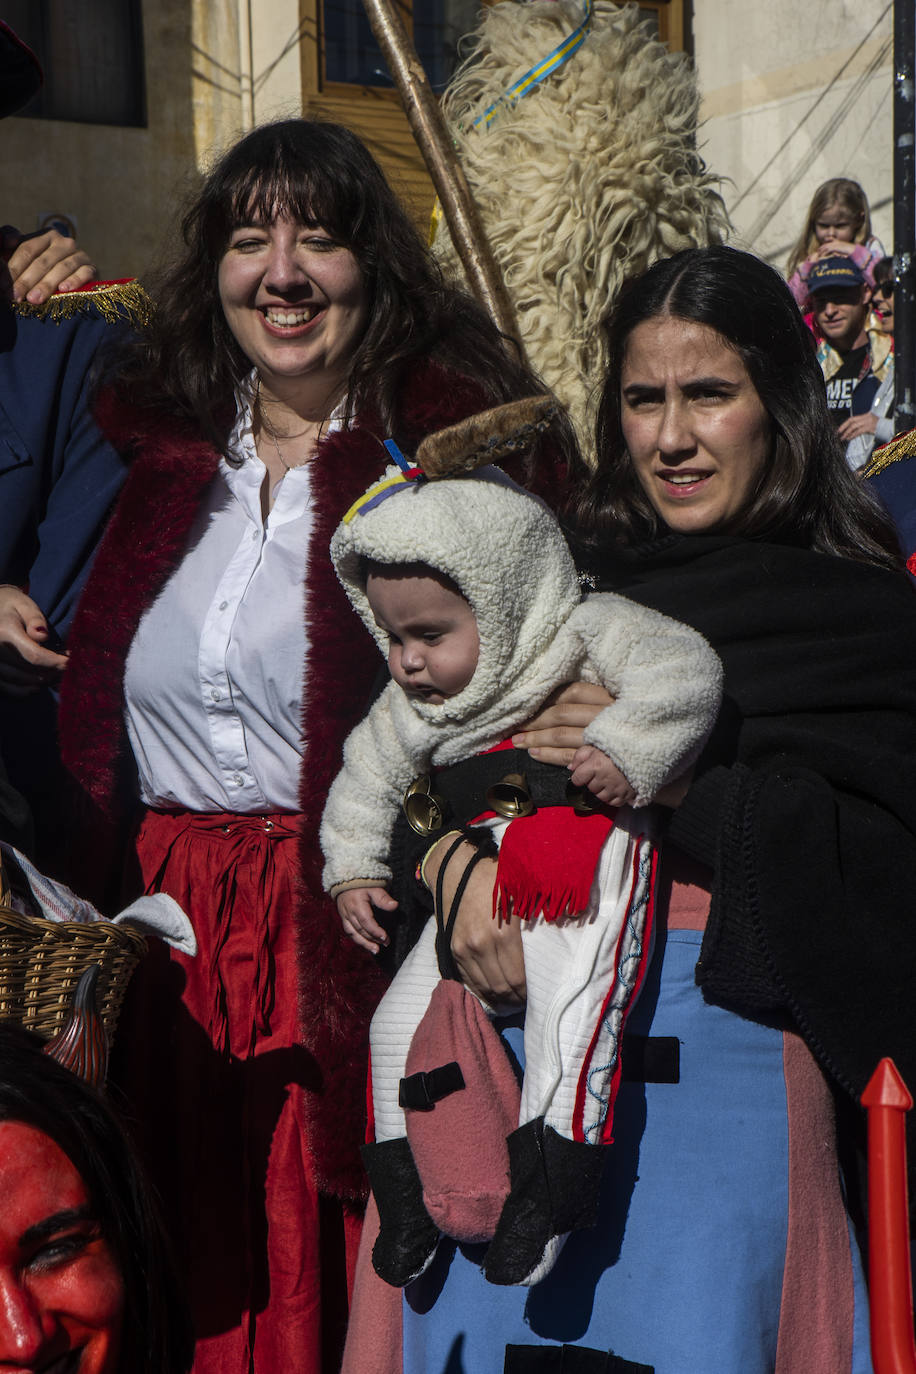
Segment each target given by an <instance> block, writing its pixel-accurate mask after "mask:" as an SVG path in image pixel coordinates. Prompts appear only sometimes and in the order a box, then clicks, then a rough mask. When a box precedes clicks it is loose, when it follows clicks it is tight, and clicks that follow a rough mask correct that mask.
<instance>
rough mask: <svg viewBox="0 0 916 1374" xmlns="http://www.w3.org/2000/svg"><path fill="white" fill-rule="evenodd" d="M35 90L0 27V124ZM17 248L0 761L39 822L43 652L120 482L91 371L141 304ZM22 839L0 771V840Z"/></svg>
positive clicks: (5, 381) (3, 429) (46, 670)
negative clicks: (94, 405) (95, 406)
mask: <svg viewBox="0 0 916 1374" xmlns="http://www.w3.org/2000/svg"><path fill="white" fill-rule="evenodd" d="M41 81H42V73H41V68H40V67H39V65H38V62H37V60H36V58H35V56H34V54H33V53H32V52H31V51H30V49H29V48H27V47H26V46H25V44H24V43H22V42H21V41H20V39H18V38H17V37H16V35H15V34H14V33H13V32H12V30H10V29H9V28H8V27H7V26H6V25H5V24H3V23H2V22H0V118H3V117H5V116H7V115H11V114H14V113H15V112H16V111H17V110H19V109H21V108H22V106H23V105H25V104H26V103H27V102H28V101H29V100H30V99H31V97H32V96H33V95H34V94H35V93H36V91H37V90H38V88H39V86H40V85H41ZM20 240H21V236H20V235H18V234H16V232H15V231H11V230H9V228H8V227H4V228H3V229H0V584H3V585H0V691H2V692H4V693H5V695H4V696H3V698H2V702H0V756H2V760H3V763H5V764H6V766H7V768H8V769H9V773H10V776H11V777H13V778H14V779H15V782H16V785H17V787H18V788H19V790H20V791H21V792H26V793H27V794H29V795H30V799H31V801H32V803H33V808H34V809H35V810H36V818H38V817H37V812H38V811H39V810H40V809H41V807H42V800H41V798H42V796H44V797H46V798H53V796H54V795H55V791H56V787H55V779H54V774H55V769H56V744H55V724H54V719H55V713H56V707H55V702H54V699H53V697H52V695H51V692H50V691H49V690H47V688H48V687H49V686H53V685H54V684H55V683H56V682H57V681H58V680H59V678H60V674H61V673H62V672H63V669H64V667H65V666H66V662H67V660H66V657H65V656H64V654H63V653H62V652H57V651H56V650H62V649H63V642H64V640H65V638H66V633H67V629H68V627H69V624H70V619H71V617H72V615H73V611H74V609H75V606H76V600H77V597H78V594H79V590H80V588H81V586H82V583H83V581H84V580H85V576H86V573H87V572H88V569H89V563H90V561H91V558H92V554H93V552H94V550H95V546H96V544H97V542H98V540H99V538H100V536H101V532H102V528H103V526H104V523H105V520H106V517H107V515H108V511H109V509H110V507H111V504H112V502H113V501H114V498H115V496H116V495H117V492H118V490H119V488H120V486H121V483H122V481H123V477H124V464H123V462H122V460H121V458H120V456H119V455H118V454H117V453H116V452H115V451H114V449H113V448H112V447H111V445H110V444H109V443H108V442H107V441H106V440H105V439H104V438H103V437H102V434H101V432H100V431H99V429H98V427H97V426H96V423H95V420H94V419H93V416H92V411H91V400H92V382H93V368H94V364H95V360H96V355H97V353H98V351H99V348H100V347H101V345H102V344H103V343H104V344H108V343H109V341H111V340H117V338H118V337H119V334H120V333H121V332H122V331H123V330H124V329H125V328H127V327H128V324H129V322H130V321H131V320H132V319H136V317H137V315H136V309H135V306H134V302H133V297H134V296H137V295H139V297H140V298H141V299H143V298H142V293H141V292H140V291H139V288H138V287H137V286H136V285H133V286H130V285H127V286H124V285H119V284H116V285H105V284H99V283H95V284H93V283H92V280H91V279H92V277H93V276H94V275H95V269H94V268H93V267H92V264H91V263H90V262H89V259H88V258H87V257H86V255H85V254H84V253H80V252H74V249H75V245H74V244H73V242H72V240H70V239H66V238H62V236H61V235H60V234H58V233H56V231H51V232H50V233H44V234H41V235H37V236H35V237H34V238H29V239H25V240H21V241H20ZM17 244H18V246H17ZM4 264H5V269H4ZM61 287H66V288H67V291H66V294H60V293H59V288H61ZM74 288H75V289H74ZM118 321H120V324H119V323H118ZM29 835H30V831H29V822H28V815H27V812H26V811H25V809H24V808H23V807H22V805H21V802H20V801H19V800H17V798H16V797H15V795H14V794H13V793H12V792H11V791H10V790H9V789H8V786H7V784H6V783H5V782H4V779H3V771H2V763H0V838H2V839H13V840H19V841H20V842H22V843H25V844H28V842H29Z"/></svg>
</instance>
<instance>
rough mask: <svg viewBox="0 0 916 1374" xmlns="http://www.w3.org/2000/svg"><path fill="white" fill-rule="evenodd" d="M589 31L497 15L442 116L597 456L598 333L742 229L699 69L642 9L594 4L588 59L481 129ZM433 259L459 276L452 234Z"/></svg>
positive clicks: (534, 6) (552, 5) (560, 9)
mask: <svg viewBox="0 0 916 1374" xmlns="http://www.w3.org/2000/svg"><path fill="white" fill-rule="evenodd" d="M581 18H582V6H581V4H580V3H579V0H533V2H532V3H516V0H504V3H501V4H497V5H494V6H493V7H492V8H490V9H488V10H486V12H485V15H484V18H483V21H482V23H481V24H480V26H479V28H477V29H476V30H475V32H474V35H473V38H474V41H475V45H476V46H475V49H474V53H473V56H472V57H471V58H470V59H469V60H468V61H467V62H466V63H465V64H464V65H463V66H462V67H461V68H459V70H458V72H457V73H456V74H455V76H454V77H453V78H452V81H451V83H450V84H449V87H448V89H447V90H446V92H445V95H444V96H443V102H442V104H443V111H444V113H445V116H446V119H447V121H448V124H449V128H450V130H451V132H452V134H453V136H454V139H455V143H456V145H457V148H458V152H459V156H460V158H461V162H462V166H463V167H464V170H465V173H466V175H467V178H468V182H469V184H470V187H471V190H472V192H473V194H474V198H475V200H476V202H477V205H478V207H479V209H480V213H481V216H482V219H483V224H484V228H485V230H486V232H487V236H488V238H489V241H490V244H491V247H492V249H493V252H494V254H495V256H496V259H497V261H498V263H499V265H500V267H501V269H502V272H503V275H504V278H505V282H506V286H507V288H508V291H509V294H510V296H511V297H512V301H513V303H514V305H515V310H516V313H517V316H518V322H519V328H520V330H521V334H522V338H523V340H524V344H525V347H526V349H527V350H528V356H529V358H530V360H531V363H532V365H533V366H534V368H535V369H536V370H537V371H538V372H539V373H540V374H541V376H542V377H543V379H544V380H545V381H546V383H547V384H548V386H550V387H551V388H552V389H553V390H554V391H555V392H556V394H557V395H558V396H559V397H560V399H561V400H562V401H564V402H565V403H566V404H567V405H568V406H569V409H570V414H571V416H572V420H573V423H574V425H575V427H576V430H577V433H578V436H579V440H580V443H581V444H582V447H583V452H584V453H585V454H586V455H587V456H588V455H589V453H590V452H591V439H590V431H591V429H592V427H593V426H592V424H591V422H590V418H589V412H588V400H589V397H590V396H591V394H592V393H593V392H594V391H595V389H596V388H597V386H598V385H599V384H600V382H601V381H602V379H603V375H604V370H605V362H606V358H605V351H604V341H603V339H602V337H601V330H600V324H601V320H602V319H603V317H604V316H605V314H606V313H607V310H608V307H609V306H610V304H611V302H612V301H613V299H614V297H615V295H616V293H617V291H618V290H619V288H620V286H621V284H622V282H623V281H624V279H625V278H626V277H629V276H632V275H634V274H637V273H640V272H643V271H645V269H646V268H648V267H650V266H651V265H652V263H653V262H655V261H656V260H657V259H658V258H662V257H667V256H669V255H670V254H672V253H675V252H677V251H678V250H679V249H681V248H690V247H694V246H702V245H705V244H708V243H718V242H720V241H721V240H722V239H723V238H724V237H725V236H726V234H727V231H728V227H729V226H728V218H727V215H726V211H725V206H724V203H723V201H722V198H721V196H720V195H719V194H718V192H717V191H716V189H715V186H716V185H717V179H716V178H715V177H713V176H712V175H711V174H710V173H708V172H707V171H706V168H705V165H704V163H703V159H702V158H701V157H700V155H699V153H698V152H697V149H696V131H697V113H698V108H699V94H698V91H697V85H696V80H695V76H694V72H693V69H692V67H691V64H690V62H689V59H688V58H687V57H686V56H685V54H683V53H671V52H669V51H668V49H667V48H666V47H665V46H664V45H663V44H662V43H659V42H657V41H656V40H654V39H650V38H649V37H648V36H647V31H646V29H645V27H644V26H643V25H641V24H640V20H639V13H638V9H637V7H636V6H635V5H630V6H626V7H624V8H618V7H617V6H616V5H613V4H609V3H607V0H596V4H595V9H594V17H593V20H592V25H591V29H590V31H589V34H588V37H587V38H586V40H585V42H584V43H583V44H582V46H581V47H580V48H579V50H578V51H577V52H576V53H574V55H573V56H572V57H571V58H570V59H569V60H568V61H567V62H566V63H565V64H564V65H563V66H562V67H561V68H559V69H558V71H556V72H554V73H553V74H552V75H551V76H549V77H548V78H547V79H546V80H545V81H543V82H542V83H541V84H540V85H539V86H538V87H537V88H536V89H535V90H534V91H533V92H532V93H531V94H530V95H526V96H525V97H524V98H523V99H522V100H520V101H519V102H518V103H517V104H516V105H515V106H514V107H512V108H504V109H501V110H500V111H499V112H498V113H497V115H496V116H495V117H494V118H493V119H492V120H491V122H490V123H489V125H487V126H486V127H483V126H479V127H478V128H474V127H473V122H474V120H475V118H476V117H477V116H478V115H480V114H482V113H483V112H484V111H485V110H487V109H488V108H489V107H490V105H492V104H493V103H494V101H496V100H498V99H499V97H500V96H501V95H502V94H503V93H504V92H505V91H506V90H508V88H509V87H510V86H511V85H512V84H513V82H515V81H517V80H518V79H519V78H520V77H522V76H523V75H524V74H525V73H526V72H527V71H528V70H529V68H531V67H532V66H534V65H535V64H536V63H537V62H539V61H540V60H542V59H543V58H544V57H546V56H547V54H548V53H550V52H551V51H552V50H553V49H554V48H555V47H556V46H557V44H558V43H560V42H561V41H562V39H563V38H564V37H566V36H567V35H568V34H569V33H571V32H572V31H573V29H575V28H576V27H577V25H578V24H579V22H580V21H581ZM433 251H434V252H435V254H436V255H437V257H438V258H439V259H440V260H441V262H442V264H443V266H444V267H445V268H446V270H447V271H448V272H449V273H450V274H451V275H455V276H460V275H461V266H460V263H459V261H458V257H457V254H456V253H455V251H454V247H453V245H452V243H451V240H450V238H449V235H448V231H447V228H446V227H445V226H444V225H440V228H439V232H438V234H437V236H436V240H435V243H434V245H433Z"/></svg>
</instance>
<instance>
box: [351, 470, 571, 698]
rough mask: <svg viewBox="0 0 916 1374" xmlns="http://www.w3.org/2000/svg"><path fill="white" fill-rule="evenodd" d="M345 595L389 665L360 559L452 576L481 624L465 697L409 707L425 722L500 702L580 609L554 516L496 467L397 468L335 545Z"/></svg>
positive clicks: (356, 510) (374, 489)
mask: <svg viewBox="0 0 916 1374" xmlns="http://www.w3.org/2000/svg"><path fill="white" fill-rule="evenodd" d="M331 557H332V559H333V562H334V567H335V569H336V571H337V576H338V577H339V578H340V581H341V583H342V584H343V587H344V590H345V591H346V593H347V595H348V597H349V598H350V600H351V601H352V603H353V605H354V607H355V608H356V610H357V611H358V612H359V615H360V616H361V617H362V619H363V621H364V622H365V624H366V625H367V626H368V628H369V630H370V632H371V633H372V635H373V636H374V637H375V640H376V642H377V644H378V646H379V648H380V649H381V651H382V653H383V654H384V655H385V656H386V657H387V654H388V648H389V641H388V635H387V634H385V632H384V631H382V630H380V629H379V627H378V626H377V625H376V623H375V618H374V616H373V614H372V611H371V609H370V607H369V602H368V600H367V599H366V588H365V578H364V576H363V565H362V559H364V558H368V559H372V560H374V561H375V562H378V563H387V564H396V563H416V562H419V563H426V564H428V565H429V566H430V567H432V568H436V569H437V570H438V571H440V572H442V573H444V574H445V575H446V576H447V577H450V578H451V579H452V581H453V582H454V583H455V584H456V586H457V587H458V588H459V589H460V590H461V592H462V595H463V596H465V597H466V598H467V600H468V602H469V603H470V605H471V608H472V609H473V611H474V614H475V616H476V618H477V631H478V634H479V637H480V657H479V659H478V663H477V668H476V670H475V672H474V676H473V677H472V678H471V681H470V682H469V683H468V684H467V686H466V687H464V688H463V689H462V691H460V692H458V693H457V694H456V695H455V696H453V697H449V698H448V699H447V700H446V701H444V702H441V703H440V704H434V703H432V702H428V701H423V700H412V701H411V706H412V707H413V709H414V711H416V712H417V714H418V715H420V716H422V717H423V718H424V719H426V720H429V721H447V720H448V721H461V720H464V719H466V718H467V717H468V716H470V715H471V714H474V713H477V712H479V711H481V710H482V709H485V708H486V707H488V706H489V705H491V704H492V703H493V702H495V701H497V700H498V699H499V698H500V697H502V696H503V695H504V694H505V693H506V692H507V690H509V689H510V688H511V687H513V686H514V685H515V684H516V683H517V682H518V681H519V678H520V677H522V676H523V675H524V674H525V672H526V671H527V669H528V667H529V665H530V664H531V663H532V662H533V661H534V660H535V659H537V658H538V657H539V656H540V655H542V654H543V653H544V652H545V650H546V649H547V648H548V647H549V645H550V644H551V643H552V641H553V640H554V638H555V637H556V635H557V632H558V630H559V629H560V627H561V626H562V625H563V624H564V622H565V621H566V619H567V617H568V616H569V615H570V613H571V612H572V610H573V608H574V607H575V606H576V605H577V604H578V602H579V600H580V592H579V584H578V580H577V577H576V570H575V567H574V565H573V560H572V557H571V555H570V552H569V549H568V548H567V545H566V541H565V539H564V538H563V535H562V533H561V531H560V527H559V525H558V523H557V520H556V517H555V516H554V514H553V512H552V511H551V510H550V509H549V508H548V507H547V506H546V505H545V504H544V502H543V501H541V500H540V499H539V498H538V497H536V496H532V495H531V494H530V493H529V492H526V491H524V490H523V489H522V488H521V487H519V486H517V485H516V484H515V483H514V482H513V481H512V480H511V479H510V478H509V477H507V476H506V474H505V473H504V472H502V471H501V470H500V469H499V468H496V467H483V468H479V469H478V470H477V471H476V472H474V473H473V474H470V475H468V476H461V477H448V478H440V479H436V480H432V481H423V480H420V481H417V480H411V479H406V478H404V476H403V474H402V473H401V471H400V470H399V469H398V468H396V467H393V466H392V467H390V468H388V469H387V471H386V474H385V477H384V478H383V479H382V480H381V481H380V482H378V483H376V484H375V486H373V487H370V488H369V491H367V493H366V495H365V496H364V497H363V498H362V500H361V501H359V502H357V503H356V505H355V506H354V507H353V508H352V509H351V510H350V511H349V512H348V513H347V515H346V516H345V517H344V520H343V521H342V523H341V524H340V525H339V526H338V528H337V530H336V532H335V534H334V537H333V539H332V540H331Z"/></svg>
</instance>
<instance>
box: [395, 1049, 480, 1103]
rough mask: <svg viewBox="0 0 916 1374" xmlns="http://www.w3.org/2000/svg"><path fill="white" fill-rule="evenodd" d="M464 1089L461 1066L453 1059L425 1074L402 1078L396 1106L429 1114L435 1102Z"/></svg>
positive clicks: (413, 1074)
mask: <svg viewBox="0 0 916 1374" xmlns="http://www.w3.org/2000/svg"><path fill="white" fill-rule="evenodd" d="M463 1087H464V1074H463V1073H462V1072H461V1065H460V1064H459V1063H458V1062H457V1060H455V1059H453V1060H452V1062H451V1063H450V1064H442V1065H440V1066H439V1068H438V1069H429V1070H428V1071H427V1072H425V1073H412V1074H411V1075H410V1077H409V1078H402V1079H401V1083H400V1086H399V1088H398V1105H399V1106H401V1107H410V1109H411V1110H412V1111H415V1112H431V1111H432V1109H433V1107H435V1105H436V1103H437V1102H441V1101H442V1099H443V1097H449V1096H450V1095H451V1094H452V1093H457V1092H460V1091H461V1089H462V1088H463Z"/></svg>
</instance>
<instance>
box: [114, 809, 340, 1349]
mask: <svg viewBox="0 0 916 1374" xmlns="http://www.w3.org/2000/svg"><path fill="white" fill-rule="evenodd" d="M299 824H300V820H299V817H297V816H290V815H271V816H233V815H224V814H220V815H207V814H199V813H188V812H177V813H173V812H153V811H148V812H147V813H146V815H145V817H144V819H143V822H142V824H141V826H140V829H139V832H138V834H137V839H136V854H137V859H138V861H139V865H140V870H141V874H142V881H143V886H144V891H146V892H167V893H169V894H170V896H172V897H174V898H175V900H176V901H177V902H178V903H179V904H180V905H181V906H182V907H183V908H184V910H185V911H186V912H187V914H188V916H189V917H190V919H191V923H192V925H193V927H194V931H195V934H196V936H197V943H198V952H197V956H196V957H195V958H188V957H187V956H185V955H182V954H178V953H176V952H175V951H174V950H170V949H169V948H168V947H167V946H165V945H163V944H160V943H159V942H158V941H154V942H152V943H153V945H154V948H153V949H152V951H151V954H150V956H149V958H148V959H147V960H145V961H144V963H143V965H142V966H141V968H140V969H139V970H138V972H137V975H136V976H135V979H134V983H133V985H132V987H131V990H130V995H129V999H128V1006H127V1007H126V1008H125V1015H124V1017H123V1019H122V1023H121V1027H120V1028H119V1032H118V1037H117V1041H116V1054H117V1058H116V1072H117V1077H118V1079H119V1080H120V1083H121V1085H122V1088H123V1091H124V1092H125V1094H126V1095H127V1096H128V1098H129V1099H130V1104H131V1107H132V1110H133V1114H134V1116H135V1118H136V1127H137V1134H138V1136H139V1138H140V1140H141V1143H142V1145H143V1147H144V1152H145V1154H146V1156H147V1160H148V1164H149V1166H150V1169H151V1172H152V1173H153V1176H154V1179H155V1181H156V1183H157V1185H158V1188H159V1191H160V1194H161V1196H162V1198H163V1202H164V1204H165V1208H166V1216H167V1221H168V1222H169V1223H170V1227H171V1232H172V1235H173V1237H174V1239H175V1242H176V1247H177V1249H178V1258H179V1263H180V1264H181V1265H182V1266H183V1269H184V1272H185V1274H186V1275H187V1283H188V1292H189V1294H190V1298H191V1306H192V1314H193V1317H194V1322H195V1328H196V1332H197V1337H198V1343H197V1348H196V1354H195V1361H194V1374H250V1371H259V1372H261V1374H280V1371H282V1374H332V1371H336V1370H337V1368H338V1364H339V1358H340V1348H341V1343H342V1335H343V1330H344V1327H345V1324H346V1306H347V1283H346V1249H347V1246H346V1243H345V1242H346V1240H349V1241H350V1242H351V1244H352V1241H353V1239H354V1238H355V1233H356V1232H357V1231H358V1222H357V1221H356V1219H355V1218H354V1217H353V1216H348V1217H344V1215H343V1213H342V1211H341V1209H340V1207H339V1206H338V1205H337V1204H336V1203H335V1202H334V1201H333V1200H331V1199H328V1198H323V1197H319V1195H318V1191H317V1188H316V1185H315V1181H314V1175H313V1170H312V1167H311V1161H310V1158H309V1152H308V1148H307V1141H306V1139H305V1130H304V1123H303V1111H302V1105H303V1101H304V1094H305V1093H306V1092H308V1091H310V1090H311V1089H313V1088H314V1087H315V1085H316V1082H317V1073H316V1069H315V1065H314V1063H313V1061H312V1060H311V1057H310V1055H309V1054H308V1052H307V1051H306V1049H305V1048H304V1047H303V1046H302V1045H301V1044H300V1043H299V1018H298V1014H297V998H298V977H297V954H296V940H295V931H294V921H295V902H294V897H293V893H294V890H295V885H296V882H297V880H298V872H297V865H296V848H297V846H296V840H297V833H298V826H299Z"/></svg>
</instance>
